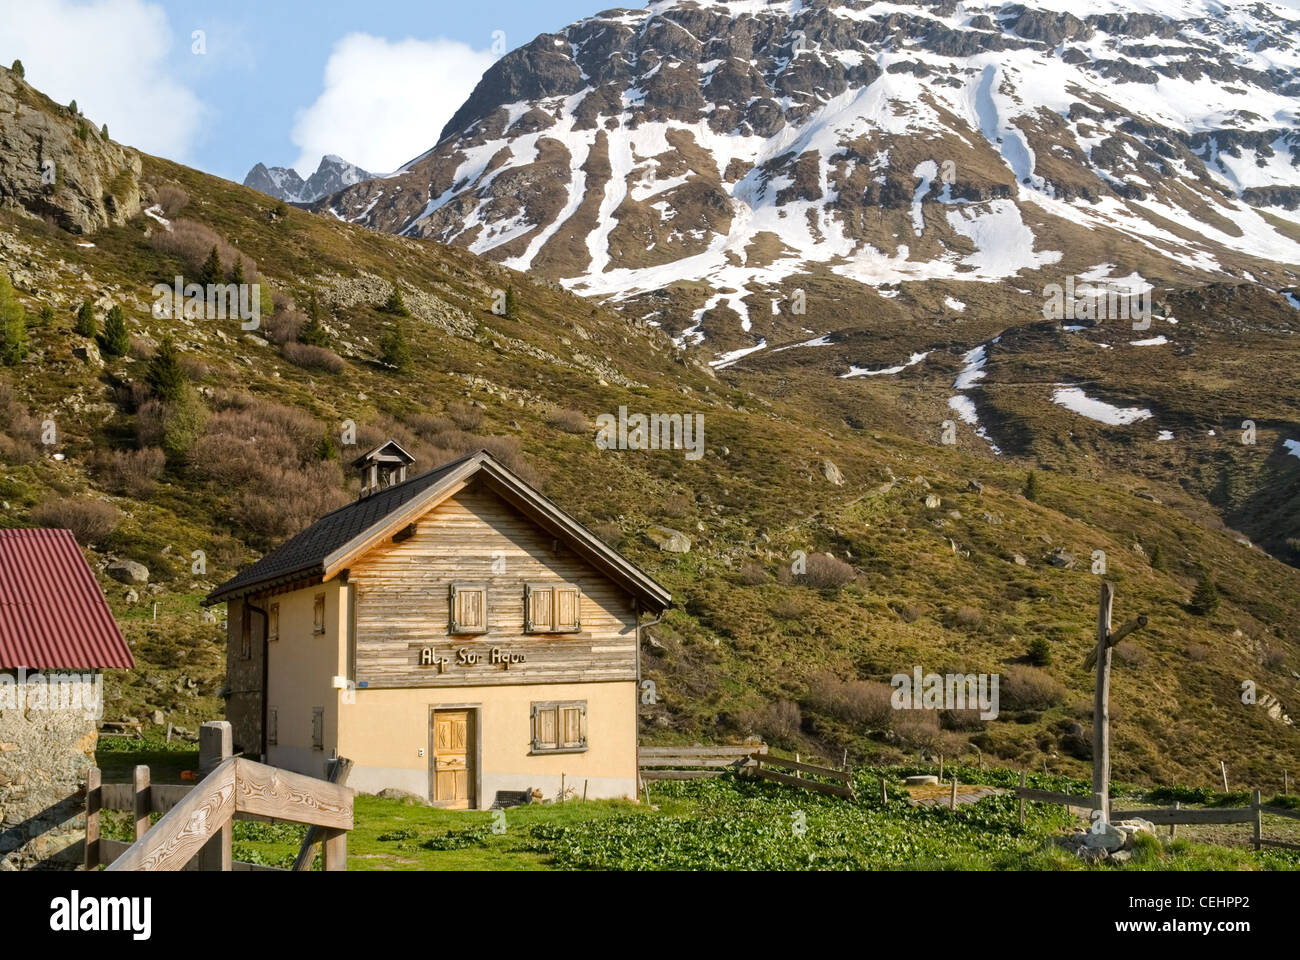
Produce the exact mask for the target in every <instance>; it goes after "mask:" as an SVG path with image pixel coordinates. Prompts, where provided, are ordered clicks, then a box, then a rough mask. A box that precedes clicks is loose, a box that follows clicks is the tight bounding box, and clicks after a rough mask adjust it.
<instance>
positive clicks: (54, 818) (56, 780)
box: [0, 671, 102, 870]
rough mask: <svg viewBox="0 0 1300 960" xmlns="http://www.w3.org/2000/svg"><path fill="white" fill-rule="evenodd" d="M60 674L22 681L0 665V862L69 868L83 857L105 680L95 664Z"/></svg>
mask: <svg viewBox="0 0 1300 960" xmlns="http://www.w3.org/2000/svg"><path fill="white" fill-rule="evenodd" d="M62 676H63V677H64V678H69V679H67V680H66V681H65V682H60V683H58V684H48V685H47V684H45V683H43V682H42V681H41V680H36V679H35V676H21V679H22V681H23V683H24V685H22V686H20V685H19V681H20V674H19V673H18V672H16V671H0V870H33V869H46V870H50V869H54V870H59V869H62V870H68V869H72V868H74V867H76V866H77V865H79V864H80V863H81V862H82V860H83V856H84V854H83V850H84V846H83V841H84V839H85V832H86V821H85V796H84V786H85V782H86V772H87V770H88V769H89V768H90V767H92V766H94V765H95V744H96V741H97V740H98V730H99V717H98V715H97V713H96V710H95V707H94V705H95V704H97V703H98V700H97V698H98V696H99V693H100V690H101V689H102V688H100V687H99V685H98V675H97V674H96V673H94V672H89V673H82V674H72V673H70V672H68V673H64V674H62ZM74 677H75V679H71V678H74ZM83 705H90V706H91V709H86V708H85V706H83Z"/></svg>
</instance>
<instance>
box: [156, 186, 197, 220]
mask: <svg viewBox="0 0 1300 960" xmlns="http://www.w3.org/2000/svg"><path fill="white" fill-rule="evenodd" d="M154 201H155V202H156V203H157V204H158V206H160V207H162V211H163V215H164V216H166V217H168V218H171V217H175V216H176V214H178V213H180V212H181V210H183V209H184V208H185V205H186V204H188V203H189V202H190V195H189V194H188V193H186V192H185V191H184V190H183V189H182V188H181V187H179V186H178V185H176V184H174V183H164V184H163V185H162V186H161V187H159V188H158V192H157V194H156V195H155V197H154Z"/></svg>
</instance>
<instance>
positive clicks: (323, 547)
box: [207, 454, 473, 603]
mask: <svg viewBox="0 0 1300 960" xmlns="http://www.w3.org/2000/svg"><path fill="white" fill-rule="evenodd" d="M471 456H473V454H471V455H470V456H465V457H461V458H460V459H459V460H453V461H452V462H451V463H445V464H443V465H442V466H441V467H438V468H437V469H435V470H427V471H425V472H424V473H421V474H417V475H416V476H414V477H411V478H410V479H409V480H406V481H403V482H402V483H399V484H395V485H394V486H391V487H384V488H383V489H381V490H378V491H376V492H375V493H372V494H371V495H370V496H368V497H362V498H361V499H360V500H357V501H354V502H353V503H349V504H346V505H345V506H342V507H339V508H338V509H337V510H335V511H333V512H332V513H327V514H325V516H323V517H321V518H320V519H319V520H317V521H316V522H315V523H313V524H312V525H311V526H310V527H308V528H307V529H306V530H304V531H303V532H302V533H300V534H298V535H297V536H295V537H291V538H290V539H289V540H286V541H285V542H284V543H283V544H281V545H280V546H279V547H277V548H276V549H274V550H272V551H271V552H270V553H268V554H267V555H266V556H264V557H263V558H262V559H261V560H258V561H257V562H256V563H254V564H253V565H252V566H249V567H246V568H244V569H243V570H241V571H240V572H239V573H237V574H236V575H235V576H234V577H232V578H231V579H229V580H227V581H226V582H225V583H223V584H222V585H221V586H219V587H218V588H217V589H216V590H214V591H212V593H211V594H209V595H208V600H207V602H208V603H216V602H219V601H220V600H222V599H224V598H225V597H226V596H227V595H231V594H237V593H240V592H241V591H242V590H243V589H244V588H245V587H248V586H252V585H253V584H261V583H270V582H272V581H288V580H292V579H296V578H298V577H304V576H310V575H312V574H314V573H320V572H321V565H322V562H323V561H324V559H325V558H326V557H327V556H329V555H330V554H331V553H333V552H334V551H335V550H337V549H338V548H339V547H341V546H343V545H344V544H345V543H348V542H349V541H351V540H352V539H353V538H354V537H358V536H360V535H361V534H362V533H364V532H365V531H367V530H369V529H370V528H371V527H373V526H374V525H375V524H377V523H379V522H380V521H381V520H383V519H384V517H386V516H388V515H389V514H390V513H392V512H393V511H394V510H397V509H398V508H400V507H401V506H403V505H404V504H406V503H407V502H409V501H410V500H412V499H414V498H415V497H417V496H419V495H420V494H421V493H423V492H424V491H425V490H427V489H429V487H431V486H433V485H434V484H436V483H437V482H438V481H439V480H441V479H442V478H443V477H445V476H446V475H447V474H449V473H451V472H452V471H453V470H454V469H455V468H457V467H459V466H460V465H461V464H463V463H464V462H465V461H466V460H469V459H470V457H471Z"/></svg>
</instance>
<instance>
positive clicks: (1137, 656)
mask: <svg viewBox="0 0 1300 960" xmlns="http://www.w3.org/2000/svg"><path fill="white" fill-rule="evenodd" d="M1111 656H1113V657H1114V658H1115V659H1116V660H1118V661H1119V662H1120V663H1122V664H1124V666H1126V667H1140V666H1142V665H1143V664H1144V663H1146V662H1147V652H1146V651H1145V650H1143V649H1142V648H1141V647H1139V646H1138V645H1137V644H1136V643H1133V642H1132V641H1129V640H1121V641H1120V642H1119V643H1117V644H1115V646H1114V647H1112V648H1111Z"/></svg>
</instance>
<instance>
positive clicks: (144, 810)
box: [131, 765, 151, 840]
mask: <svg viewBox="0 0 1300 960" xmlns="http://www.w3.org/2000/svg"><path fill="white" fill-rule="evenodd" d="M131 785H132V787H133V788H134V789H135V838H136V839H137V840H139V839H140V838H141V837H143V836H144V835H145V834H146V833H148V832H149V808H150V806H151V804H150V802H149V801H150V789H149V768H148V767H146V766H143V765H141V766H138V767H136V768H135V769H134V770H133V771H132V772H131Z"/></svg>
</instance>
